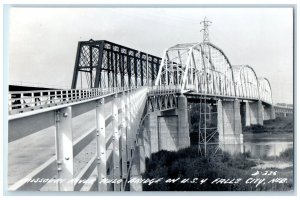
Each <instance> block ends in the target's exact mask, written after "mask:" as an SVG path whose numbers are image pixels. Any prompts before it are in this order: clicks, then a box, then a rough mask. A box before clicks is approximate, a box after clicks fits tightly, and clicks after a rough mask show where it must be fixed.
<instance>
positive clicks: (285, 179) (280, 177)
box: [142, 147, 293, 191]
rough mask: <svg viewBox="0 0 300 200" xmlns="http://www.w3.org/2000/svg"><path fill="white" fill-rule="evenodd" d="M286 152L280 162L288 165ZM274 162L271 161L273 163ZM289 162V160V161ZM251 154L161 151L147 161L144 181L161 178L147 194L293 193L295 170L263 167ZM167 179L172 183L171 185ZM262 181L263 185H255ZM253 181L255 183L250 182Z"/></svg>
mask: <svg viewBox="0 0 300 200" xmlns="http://www.w3.org/2000/svg"><path fill="white" fill-rule="evenodd" d="M291 152H293V151H292V150H287V151H285V152H283V153H282V154H281V155H280V156H278V157H277V158H276V159H277V162H287V159H290V158H291V157H287V156H286V155H290V154H291ZM270 162H271V161H269V163H270ZM288 162H290V161H288ZM263 163H264V164H266V163H265V162H261V161H259V162H257V161H256V160H255V159H252V158H251V157H250V154H249V153H243V154H236V155H230V154H228V153H226V152H220V153H219V154H218V155H214V154H208V155H207V157H204V156H201V155H200V154H199V152H198V149H197V148H196V147H189V148H186V149H182V150H179V151H178V152H170V151H159V152H157V153H155V154H152V155H151V158H150V159H147V160H146V172H145V173H144V174H143V175H142V176H143V178H146V179H147V178H149V179H152V178H162V181H161V182H159V183H157V184H152V185H147V184H145V185H143V190H144V191H291V190H293V167H291V166H287V167H283V168H281V167H280V168H274V166H271V165H269V166H267V165H265V167H262V164H263ZM168 180H173V181H174V182H170V181H168ZM255 180H256V181H257V182H256V183H258V182H260V181H261V183H260V184H254V182H255ZM251 181H252V182H251Z"/></svg>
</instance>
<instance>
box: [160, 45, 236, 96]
mask: <svg viewBox="0 0 300 200" xmlns="http://www.w3.org/2000/svg"><path fill="white" fill-rule="evenodd" d="M155 85H157V86H159V85H175V86H177V87H178V88H180V89H181V92H182V93H184V92H186V91H193V92H196V93H200V94H207V95H220V96H236V90H235V81H234V75H233V68H232V66H231V64H230V62H229V60H228V58H227V57H226V55H225V54H224V52H223V51H222V50H221V49H219V48H218V47H216V46H215V45H213V44H211V43H208V42H205V43H188V44H178V45H175V46H173V47H171V48H169V49H167V50H166V51H165V52H164V55H163V58H162V61H161V64H160V68H159V72H158V76H157V78H156V81H155Z"/></svg>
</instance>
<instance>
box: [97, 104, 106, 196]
mask: <svg viewBox="0 0 300 200" xmlns="http://www.w3.org/2000/svg"><path fill="white" fill-rule="evenodd" d="M104 104H105V102H104V98H103V99H100V100H98V101H97V104H96V120H97V130H96V134H97V138H96V140H97V174H98V191H101V192H105V191H107V184H106V183H103V182H101V181H102V180H105V179H106V177H107V174H106V140H105V136H106V133H105V116H104V113H103V111H104V110H103V107H104Z"/></svg>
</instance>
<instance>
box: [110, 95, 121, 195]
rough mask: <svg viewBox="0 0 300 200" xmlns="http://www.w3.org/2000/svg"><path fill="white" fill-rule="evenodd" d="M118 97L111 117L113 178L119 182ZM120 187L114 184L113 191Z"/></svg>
mask: <svg viewBox="0 0 300 200" xmlns="http://www.w3.org/2000/svg"><path fill="white" fill-rule="evenodd" d="M118 104H119V99H118V95H117V94H115V96H114V100H113V101H112V116H113V122H112V125H113V178H114V179H117V180H119V179H120V177H121V171H120V146H119V144H120V143H119V139H120V134H119V126H118V125H119V124H118V122H119V119H118V118H119V116H118ZM120 190H121V185H120V184H119V183H114V191H120Z"/></svg>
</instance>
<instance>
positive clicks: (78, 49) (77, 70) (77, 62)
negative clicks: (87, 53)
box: [71, 42, 81, 89]
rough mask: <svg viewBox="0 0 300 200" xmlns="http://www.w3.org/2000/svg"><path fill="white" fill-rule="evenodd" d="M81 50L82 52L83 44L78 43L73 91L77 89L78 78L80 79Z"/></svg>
mask: <svg viewBox="0 0 300 200" xmlns="http://www.w3.org/2000/svg"><path fill="white" fill-rule="evenodd" d="M80 50H81V42H78V46H77V53H76V60H75V66H74V72H73V79H72V85H71V88H72V89H75V88H76V84H77V78H78V72H79V59H80Z"/></svg>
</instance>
